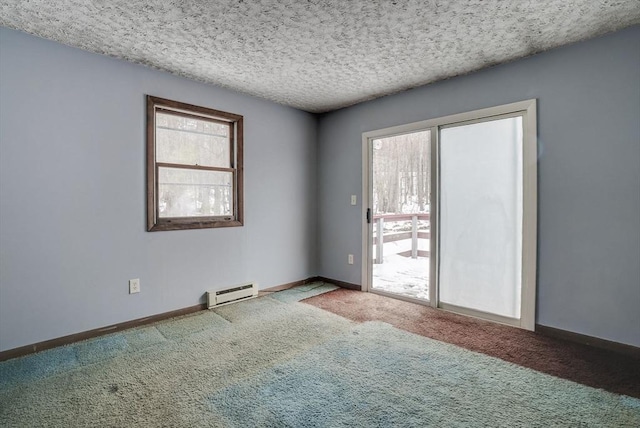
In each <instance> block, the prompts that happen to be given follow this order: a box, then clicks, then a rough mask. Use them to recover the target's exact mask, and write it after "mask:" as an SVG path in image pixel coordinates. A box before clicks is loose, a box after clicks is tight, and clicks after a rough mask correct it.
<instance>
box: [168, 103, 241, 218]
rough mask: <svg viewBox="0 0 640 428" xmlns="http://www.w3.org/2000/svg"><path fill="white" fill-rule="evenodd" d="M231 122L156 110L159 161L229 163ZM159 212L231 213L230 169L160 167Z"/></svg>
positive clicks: (190, 214) (171, 214) (182, 214)
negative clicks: (207, 169) (227, 170)
mask: <svg viewBox="0 0 640 428" xmlns="http://www.w3.org/2000/svg"><path fill="white" fill-rule="evenodd" d="M229 138H230V126H229V125H228V124H223V123H218V122H214V121H208V120H202V119H196V118H193V117H188V116H182V115H174V114H165V113H158V114H157V115H156V159H157V161H158V162H165V163H170V164H183V165H193V166H208V167H219V168H230V167H231V153H230V150H231V145H230V143H229ZM158 183H159V184H158V194H159V198H158V202H159V204H158V205H159V215H160V217H201V216H202V217H204V216H225V215H232V214H233V191H232V190H233V187H232V186H233V173H232V172H225V171H204V170H194V169H180V168H169V167H160V168H159V171H158Z"/></svg>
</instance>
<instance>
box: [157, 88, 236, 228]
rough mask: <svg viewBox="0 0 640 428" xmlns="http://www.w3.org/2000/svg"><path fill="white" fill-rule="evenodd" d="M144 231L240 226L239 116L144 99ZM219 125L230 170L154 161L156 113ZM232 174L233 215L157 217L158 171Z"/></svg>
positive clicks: (170, 101)
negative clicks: (225, 134)
mask: <svg viewBox="0 0 640 428" xmlns="http://www.w3.org/2000/svg"><path fill="white" fill-rule="evenodd" d="M146 98H147V138H146V140H147V231H149V232H157V231H164V230H184V229H207V228H217V227H237V226H243V225H244V197H243V196H244V186H243V172H244V169H243V153H244V151H243V116H241V115H238V114H234V113H228V112H224V111H220V110H214V109H211V108H207V107H201V106H195V105H192V104H187V103H182V102H178V101H172V100H168V99H164V98H158V97H154V96H151V95H147V97H146ZM158 111H160V112H163V113H169V114H172V115H177V116H187V117H193V118H196V119H205V120H209V121H215V122H220V123H224V124H227V125H229V127H230V136H231V137H230V145H231V146H230V153H231V164H230V166H231V168H217V167H211V168H209V167H202V166H198V165H184V164H167V163H161V162H157V161H156V135H155V134H156V112H158ZM159 166H162V167H171V168H184V169H190V170H202V169H204V170H211V171H227V172H233V198H234V203H233V213H232V215H227V216H203V217H168V218H161V217H160V216H159V207H158V194H159V192H158V179H157V178H158V167H159Z"/></svg>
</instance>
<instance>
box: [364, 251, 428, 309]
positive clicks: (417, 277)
mask: <svg viewBox="0 0 640 428" xmlns="http://www.w3.org/2000/svg"><path fill="white" fill-rule="evenodd" d="M418 248H419V249H420V250H429V240H428V239H419V240H418ZM407 250H411V240H410V239H406V240H402V241H396V242H389V243H386V244H384V247H383V256H384V258H383V263H382V264H375V263H374V265H373V284H372V285H373V288H374V289H375V290H381V291H387V292H390V293H396V294H401V295H403V296H407V297H413V298H418V299H425V300H428V299H429V259H428V258H426V257H418V258H417V259H412V258H411V257H403V256H399V255H398V254H397V253H399V252H402V251H407ZM373 251H374V252H373V254H375V246H374V249H373Z"/></svg>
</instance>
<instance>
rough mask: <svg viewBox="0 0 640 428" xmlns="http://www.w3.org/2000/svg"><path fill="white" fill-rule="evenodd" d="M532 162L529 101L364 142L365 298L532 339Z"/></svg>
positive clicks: (532, 107)
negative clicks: (491, 324)
mask: <svg viewBox="0 0 640 428" xmlns="http://www.w3.org/2000/svg"><path fill="white" fill-rule="evenodd" d="M410 142H413V143H410ZM412 144H413V145H412ZM414 146H415V147H414ZM425 158H428V159H425ZM536 161H537V156H536V102H535V100H529V101H523V102H519V103H514V104H509V105H505V106H499V107H492V108H488V109H483V110H476V111H472V112H468V113H461V114H456V115H452V116H446V117H442V118H437V119H431V120H426V121H422V122H417V123H413V124H408V125H401V126H397V127H393V128H386V129H382V130H377V131H371V132H365V133H364V134H363V170H364V176H363V201H365V206H364V207H363V208H364V210H365V212H364V213H363V214H364V215H365V218H366V223H365V225H364V226H363V238H364V239H363V254H365V255H366V257H365V260H366V263H364V265H363V284H364V289H365V290H367V291H372V292H377V293H381V294H390V295H397V296H400V297H401V298H403V299H409V300H413V301H416V302H419V303H423V304H429V305H431V306H433V307H437V308H441V309H445V310H449V311H454V312H459V313H463V314H466V315H471V316H476V317H480V318H485V319H489V320H493V321H497V322H501V323H505V324H509V325H514V326H519V327H522V328H526V329H529V330H533V328H534V325H535V281H536V247H537V245H536V239H537V236H536V222H537V219H536V211H537V207H536V200H537V197H536V193H537V190H536V181H537V171H536ZM405 247H406V248H405Z"/></svg>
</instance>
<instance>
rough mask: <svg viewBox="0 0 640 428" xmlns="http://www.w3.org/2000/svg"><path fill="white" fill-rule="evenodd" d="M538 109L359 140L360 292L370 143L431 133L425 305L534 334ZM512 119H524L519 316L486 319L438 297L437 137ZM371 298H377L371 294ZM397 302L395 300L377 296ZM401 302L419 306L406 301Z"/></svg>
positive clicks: (431, 123)
mask: <svg viewBox="0 0 640 428" xmlns="http://www.w3.org/2000/svg"><path fill="white" fill-rule="evenodd" d="M536 110H537V103H536V100H535V99H530V100H526V101H520V102H516V103H511V104H505V105H501V106H495V107H489V108H484V109H480V110H474V111H470V112H465V113H459V114H453V115H449V116H444V117H439V118H435V119H429V120H423V121H420V122H414V123H409V124H405V125H399V126H392V127H389V128H384V129H378V130H373V131H368V132H364V133H363V134H362V218H363V219H364V221H363V225H362V255H363V256H362V267H361V268H362V290H363V291H372V290H371V282H372V271H373V269H371V268H370V266H371V263H372V259H373V255H372V254H371V249H372V245H371V239H372V235H373V223H368V222H367V210H368V209H370V208H372V203H371V201H372V198H373V193H372V192H373V183H372V177H371V173H372V171H371V168H370V165H371V156H372V145H371V141H372V140H373V139H378V138H383V137H391V136H395V135H402V134H409V133H413V132H418V131H426V130H430V131H431V192H432V193H431V198H432V200H431V201H429V203H430V214H431V216H430V222H431V227H430V229H431V230H430V232H431V248H430V259H429V262H430V272H429V301H428V302H423V301H420V303H423V304H428V305H430V306H432V307H435V308H440V309H445V310H450V311H455V312H458V313H462V314H465V315H470V316H475V317H479V318H484V319H490V320H492V321H496V322H500V323H504V324H509V325H513V326H516V327H520V328H523V329H527V330H532V331H533V330H534V328H535V308H536V305H535V303H536V302H535V300H536V266H537V260H536V258H537V194H538V193H537V177H538V173H537V117H536ZM514 113H515V114H516V115H518V116H522V118H523V219H522V235H523V236H522V293H521V299H522V300H521V314H520V318H519V319H510V318H506V317H501V316H498V315H493V314H486V313H482V312H480V311H475V310H471V309H466V308H458V307H455V306H452V305H446V304H445V305H443V304H440V302H439V296H438V288H439V284H438V266H439V264H438V263H439V260H438V257H439V245H440V236H439V216H440V207H439V190H440V182H439V176H440V171H439V151H440V150H439V148H440V141H439V133H440V132H439V131H440V129H441V128H442V127H444V126H450V125H453V124H457V123H460V122H469V121H484V120H487V119H490V118H492V117H494V116H503V115H512V114H514ZM376 293H380V292H379V291H376ZM380 294H386V295H390V296H393V297H395V298H401V297H399V296H397V295H392V294H388V293H380ZM404 300H410V301H414V302H415V301H418V300H417V299H411V298H406V299H404Z"/></svg>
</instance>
